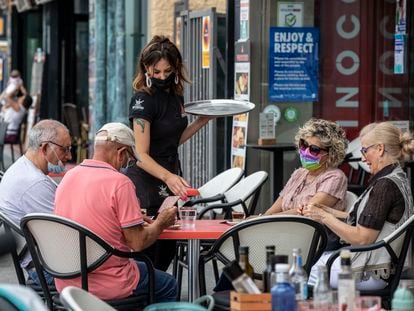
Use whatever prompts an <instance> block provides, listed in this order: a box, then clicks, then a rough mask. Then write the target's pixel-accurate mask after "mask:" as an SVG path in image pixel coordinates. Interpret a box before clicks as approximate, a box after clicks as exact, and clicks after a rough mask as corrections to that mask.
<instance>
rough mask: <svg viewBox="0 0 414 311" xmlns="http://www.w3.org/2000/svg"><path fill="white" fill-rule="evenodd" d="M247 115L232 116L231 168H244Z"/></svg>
mask: <svg viewBox="0 0 414 311" xmlns="http://www.w3.org/2000/svg"><path fill="white" fill-rule="evenodd" d="M248 120H249V113H243V114H239V115H237V116H233V128H232V138H231V167H240V168H241V169H243V170H244V168H245V166H246V147H245V145H246V143H247V125H248Z"/></svg>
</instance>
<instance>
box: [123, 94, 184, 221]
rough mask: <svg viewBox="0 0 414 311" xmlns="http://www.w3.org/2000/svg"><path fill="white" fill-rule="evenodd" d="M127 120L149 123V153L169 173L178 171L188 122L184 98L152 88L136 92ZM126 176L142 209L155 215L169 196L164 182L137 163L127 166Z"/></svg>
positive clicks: (178, 172)
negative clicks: (151, 91) (181, 143)
mask: <svg viewBox="0 0 414 311" xmlns="http://www.w3.org/2000/svg"><path fill="white" fill-rule="evenodd" d="M129 119H130V121H131V122H136V119H144V120H146V121H148V122H149V123H150V146H149V155H150V156H151V157H152V158H153V159H154V160H155V161H156V162H157V163H158V164H160V165H161V166H162V167H164V168H165V169H167V170H168V171H170V172H171V173H174V174H180V165H179V161H178V146H179V143H180V138H181V135H182V133H183V132H184V130H185V129H186V127H187V125H188V119H187V116H185V115H184V98H183V97H182V96H178V95H176V94H174V93H170V92H168V91H163V90H159V89H154V93H153V94H152V95H150V94H148V93H146V92H143V91H141V92H138V93H136V94H135V95H134V96H133V97H132V99H131V103H130V106H129ZM139 128H140V127H139ZM126 175H127V176H128V177H130V178H131V179H132V181H133V182H134V184H135V187H136V193H137V196H138V198H139V199H140V203H141V208H146V209H147V213H148V214H149V215H154V214H155V213H156V211H157V210H158V207H159V206H160V205H161V203H162V201H163V200H164V198H165V197H167V196H168V195H171V192H170V191H169V189H168V187H167V185H165V183H163V182H162V181H161V180H159V179H157V178H155V177H153V176H152V175H150V174H148V173H146V172H145V171H144V170H142V169H140V168H138V167H137V166H134V167H133V168H131V169H128V170H127V172H126Z"/></svg>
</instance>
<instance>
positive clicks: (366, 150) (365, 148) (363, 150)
mask: <svg viewBox="0 0 414 311" xmlns="http://www.w3.org/2000/svg"><path fill="white" fill-rule="evenodd" d="M377 145H378V144H373V145H371V146H368V147H362V148H361V150H360V151H361V153H362V155H363V156H365V155H366V154H367V152H368V149H369V148H371V147H374V146H377Z"/></svg>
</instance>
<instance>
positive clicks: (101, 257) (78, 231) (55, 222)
mask: <svg viewBox="0 0 414 311" xmlns="http://www.w3.org/2000/svg"><path fill="white" fill-rule="evenodd" d="M20 226H21V228H22V230H23V234H24V236H25V238H26V241H27V246H28V248H29V251H30V254H31V255H32V260H33V263H34V265H35V268H36V271H37V272H38V276H39V281H40V284H41V286H42V289H43V292H44V295H45V298H46V301H47V303H48V306H49V308H52V306H53V301H52V297H51V294H50V291H49V288H48V287H47V284H46V280H45V278H44V277H43V273H40V275H39V271H42V270H45V271H47V272H48V273H49V274H51V275H52V276H53V277H55V278H66V279H70V278H76V277H81V284H82V288H83V289H84V290H86V291H87V290H88V273H90V272H92V271H94V270H95V269H97V268H98V267H99V266H100V265H102V264H103V263H104V262H105V261H106V260H107V259H108V258H109V257H110V256H112V255H114V256H117V257H127V258H135V259H139V260H141V261H143V262H145V264H146V265H147V269H148V273H149V285H148V293H149V294H146V295H145V297H144V298H145V299H146V300H147V302H148V303H151V302H153V300H154V270H153V266H152V264H151V263H150V261H149V259H148V258H147V257H145V256H144V255H141V254H139V253H137V252H123V251H120V250H118V249H115V248H113V247H112V246H111V245H109V244H108V243H107V242H106V241H105V240H103V239H102V238H100V237H99V236H98V235H96V234H95V233H93V232H92V231H90V230H89V229H88V228H86V227H84V226H82V225H80V224H78V223H76V222H74V221H72V220H70V219H67V218H65V217H61V216H57V215H54V214H46V213H32V214H28V215H26V216H24V217H23V218H22V220H21V222H20ZM113 301H115V300H113ZM120 303H121V304H122V302H120Z"/></svg>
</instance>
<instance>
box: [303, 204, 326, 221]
mask: <svg viewBox="0 0 414 311" xmlns="http://www.w3.org/2000/svg"><path fill="white" fill-rule="evenodd" d="M302 214H303V216H306V217H309V218H311V219H313V220H315V221H317V222H321V223H322V222H323V219H324V218H325V217H326V216H327V215H330V214H329V213H327V212H325V211H324V210H323V209H322V208H320V207H319V206H318V204H313V203H311V204H307V205H305V206H304V207H303V209H302Z"/></svg>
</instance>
